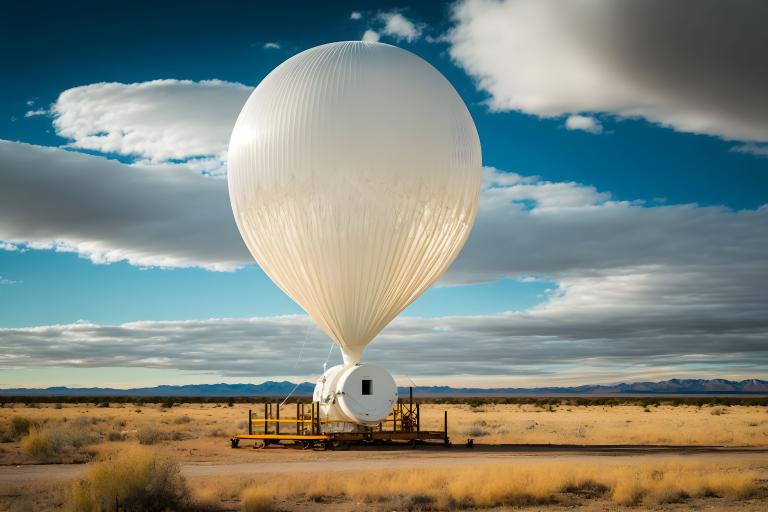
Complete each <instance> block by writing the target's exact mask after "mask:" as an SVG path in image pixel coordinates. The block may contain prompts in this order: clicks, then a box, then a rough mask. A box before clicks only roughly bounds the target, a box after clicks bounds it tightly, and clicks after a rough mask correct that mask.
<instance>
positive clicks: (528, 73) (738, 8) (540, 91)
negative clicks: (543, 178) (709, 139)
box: [447, 0, 768, 142]
mask: <svg viewBox="0 0 768 512" xmlns="http://www.w3.org/2000/svg"><path fill="white" fill-rule="evenodd" d="M766 16H768V4H765V3H760V2H747V3H738V4H731V3H728V2H715V1H705V2H704V3H703V4H702V2H700V1H698V0H682V1H677V2H666V1H663V0H648V1H644V2H611V1H610V0H596V1H589V2H558V1H555V0H506V1H499V0H464V1H461V2H459V3H458V4H456V5H455V6H454V10H453V21H454V26H453V28H452V30H450V31H449V33H448V36H447V39H448V40H449V41H450V45H451V46H450V54H451V56H452V58H453V59H454V60H455V62H457V63H458V64H459V65H460V66H461V67H463V68H464V69H465V70H466V71H467V73H469V74H470V75H471V76H472V77H474V78H475V79H476V80H477V86H478V87H479V88H480V89H482V90H483V91H485V92H487V93H488V94H489V101H488V104H489V106H490V108H491V109H492V110H497V111H507V110H517V111H521V112H526V113H529V114H535V115H538V116H542V117H551V116H561V115H571V114H581V113H584V112H592V113H601V112H602V113H608V114H613V115H616V116H621V117H642V118H645V119H647V120H648V121H650V122H653V123H658V124H660V125H662V126H669V127H672V128H674V129H676V130H679V131H683V132H693V133H701V134H709V135H715V136H719V137H722V138H724V139H732V140H740V141H754V142H757V141H768V102H766V101H765V91H766V90H768V66H760V65H757V64H756V63H757V62H762V61H763V60H764V56H765V48H766V47H768V31H766V30H765V23H764V20H765V19H766Z"/></svg>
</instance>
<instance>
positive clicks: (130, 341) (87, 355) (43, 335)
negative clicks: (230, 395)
mask: <svg viewBox="0 0 768 512" xmlns="http://www.w3.org/2000/svg"><path fill="white" fill-rule="evenodd" d="M584 312H585V311H584V308H577V309H575V310H573V311H572V312H570V313H568V314H564V311H563V310H562V309H560V310H550V309H548V308H543V309H538V310H534V311H531V312H527V313H503V314H497V315H485V316H473V317H461V316H460V317H444V318H420V317H402V318H399V319H396V320H395V321H394V322H393V323H392V324H391V325H390V326H389V327H387V328H386V329H385V330H384V332H383V333H382V334H381V335H380V336H379V337H378V338H377V339H376V340H375V341H374V342H373V343H372V344H371V345H370V346H369V348H368V349H367V351H366V353H365V355H364V359H365V360H366V361H371V362H376V363H378V364H382V365H384V366H385V367H387V368H388V369H390V370H391V371H392V372H393V373H395V374H397V375H403V376H412V377H416V378H421V379H422V382H440V381H442V382H453V383H454V384H455V383H464V384H467V383H482V384H485V385H495V386H504V385H514V384H518V385H520V384H522V385H527V386H532V385H541V384H547V383H549V384H552V383H555V382H559V383H568V384H581V383H587V382H605V381H616V380H637V379H655V378H666V377H669V376H670V375H676V376H707V377H713V376H726V375H727V376H729V377H731V378H732V377H734V376H737V377H738V376H740V377H742V378H748V377H763V376H765V368H766V363H768V350H767V349H766V347H765V346H764V344H762V343H761V342H760V339H761V337H764V336H765V334H766V332H767V330H766V325H765V323H762V325H760V326H755V325H748V326H745V327H743V328H737V327H736V326H732V327H731V328H730V329H727V330H725V331H720V332H717V333H715V332H710V333H707V332H702V329H700V328H697V327H695V326H693V325H690V326H688V327H686V326H684V325H681V326H680V328H678V329H676V330H675V331H674V332H668V333H664V332H661V331H660V330H658V329H657V330H652V331H649V330H648V329H646V328H644V327H643V326H642V325H638V324H637V322H636V321H635V319H634V318H632V317H620V316H615V317H614V320H617V323H616V324H612V325H611V327H612V330H613V332H614V334H613V335H612V336H610V337H606V336H605V332H602V331H601V330H600V329H599V328H598V327H599V326H597V325H592V324H590V323H588V322H585V321H584V320H583V318H580V316H581V315H583V313H584ZM587 312H589V311H587ZM310 325H311V324H310V320H309V319H308V318H307V317H305V316H302V315H293V316H283V317H264V318H240V319H233V318H223V319H210V320H190V321H146V322H133V323H126V324H121V325H95V324H91V323H88V322H79V323H75V324H68V325H52V326H40V327H31V328H15V329H0V368H6V369H10V368H25V367H45V366H50V365H55V366H58V367H72V368H93V367H107V368H108V367H115V366H119V367H142V368H156V369H175V370H182V371H205V372H212V373H216V374H218V375H221V376H222V377H224V378H243V377H248V378H252V377H254V376H257V377H261V378H269V377H275V376H289V377H294V376H298V377H306V376H313V375H315V376H316V375H317V374H318V373H320V372H321V370H322V362H323V361H325V359H326V357H327V354H328V348H329V346H330V342H329V340H328V339H327V338H326V337H325V336H324V335H322V334H321V333H320V332H319V331H318V330H317V329H310V331H309V332H310V335H309V338H308V339H307V343H306V345H305V348H304V354H303V364H301V366H300V367H298V368H296V366H295V362H296V356H297V354H298V351H299V349H300V346H301V341H302V340H303V339H304V335H305V333H306V332H307V328H308V326H310ZM243 354H248V357H243ZM338 360H339V352H338V350H337V351H336V352H335V355H334V357H333V358H332V361H331V362H332V364H335V363H336V362H338ZM584 368H588V370H586V371H584V370H583V369H584ZM577 369H579V371H578V372H577V371H576V370H577Z"/></svg>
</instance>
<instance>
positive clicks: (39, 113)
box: [24, 108, 50, 117]
mask: <svg viewBox="0 0 768 512" xmlns="http://www.w3.org/2000/svg"><path fill="white" fill-rule="evenodd" d="M49 113H50V112H49V111H48V110H45V109H43V108H38V109H36V110H28V111H27V112H26V113H25V114H24V117H37V116H45V115H48V114H49Z"/></svg>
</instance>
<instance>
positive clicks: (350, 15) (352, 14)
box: [349, 11, 363, 20]
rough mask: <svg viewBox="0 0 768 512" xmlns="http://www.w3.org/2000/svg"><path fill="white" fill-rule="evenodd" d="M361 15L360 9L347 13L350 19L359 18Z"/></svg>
mask: <svg viewBox="0 0 768 512" xmlns="http://www.w3.org/2000/svg"><path fill="white" fill-rule="evenodd" d="M362 17H363V13H361V12H360V11H352V12H351V13H349V19H351V20H359V19H361V18H362Z"/></svg>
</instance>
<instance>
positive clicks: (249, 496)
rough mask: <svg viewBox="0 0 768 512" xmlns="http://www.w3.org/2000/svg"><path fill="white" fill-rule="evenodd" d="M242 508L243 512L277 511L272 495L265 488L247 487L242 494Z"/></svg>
mask: <svg viewBox="0 0 768 512" xmlns="http://www.w3.org/2000/svg"><path fill="white" fill-rule="evenodd" d="M240 506H241V508H242V510H243V512H271V511H272V510H275V507H274V500H273V497H272V494H271V493H269V492H267V491H266V490H265V489H264V488H263V487H258V486H255V485H254V486H251V487H247V488H246V489H245V490H244V491H243V492H242V493H241V494H240Z"/></svg>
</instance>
